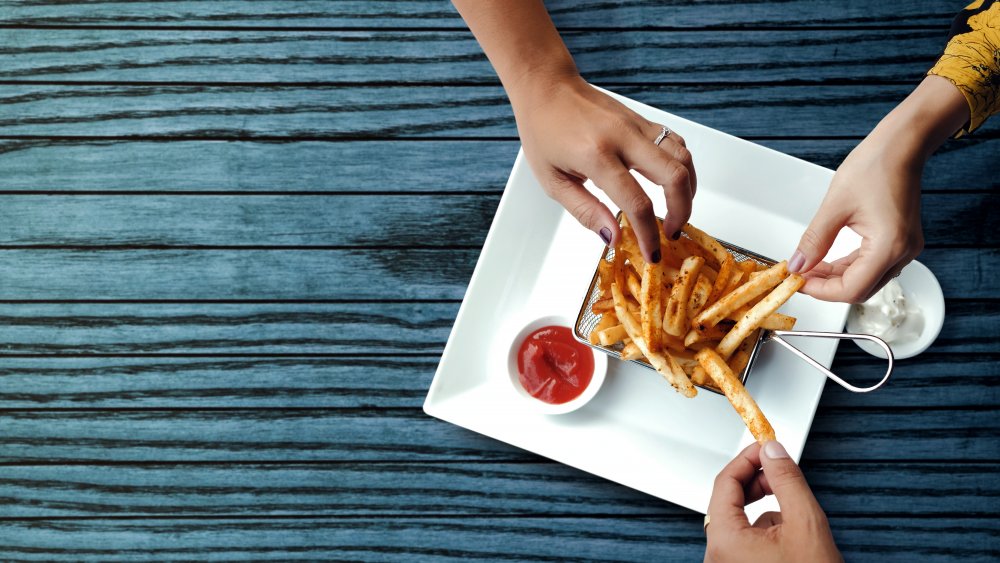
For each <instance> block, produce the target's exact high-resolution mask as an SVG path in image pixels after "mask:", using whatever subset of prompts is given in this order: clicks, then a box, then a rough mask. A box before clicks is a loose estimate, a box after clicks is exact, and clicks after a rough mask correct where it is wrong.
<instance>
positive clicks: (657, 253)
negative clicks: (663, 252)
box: [652, 248, 661, 264]
mask: <svg viewBox="0 0 1000 563" xmlns="http://www.w3.org/2000/svg"><path fill="white" fill-rule="evenodd" d="M652 258H653V264H659V263H660V258H661V256H660V249H659V248H657V249H656V250H654V251H653V256H652Z"/></svg>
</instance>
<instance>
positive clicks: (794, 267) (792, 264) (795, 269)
mask: <svg viewBox="0 0 1000 563" xmlns="http://www.w3.org/2000/svg"><path fill="white" fill-rule="evenodd" d="M805 264H806V256H805V255H804V254H802V253H801V252H799V251H798V250H796V251H795V254H792V258H791V260H789V261H788V271H789V272H791V273H793V274H797V273H799V270H801V269H802V266H805Z"/></svg>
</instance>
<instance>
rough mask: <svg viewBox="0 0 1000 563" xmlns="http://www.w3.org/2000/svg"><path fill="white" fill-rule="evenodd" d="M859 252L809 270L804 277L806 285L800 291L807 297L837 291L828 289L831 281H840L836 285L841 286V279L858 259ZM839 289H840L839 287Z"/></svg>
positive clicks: (856, 251) (831, 288) (822, 263)
mask: <svg viewBox="0 0 1000 563" xmlns="http://www.w3.org/2000/svg"><path fill="white" fill-rule="evenodd" d="M858 255H859V251H858V250H855V251H854V252H852V253H850V254H848V255H847V256H844V257H843V258H840V259H839V260H834V261H833V262H829V263H827V262H820V263H819V264H817V265H815V266H813V269H811V270H809V271H808V272H806V273H805V274H802V277H804V278H805V279H806V283H805V285H803V286H802V288H801V289H799V291H801V292H802V293H804V294H806V295H811V296H815V295H817V294H819V295H822V294H824V293H830V292H833V291H835V290H834V289H833V287H832V286H831V287H829V288H828V287H826V286H827V284H828V282H830V280H838V281H837V282H836V283H837V284H840V283H841V282H840V281H839V280H840V278H841V277H842V276H843V275H844V272H845V271H847V268H849V267H850V266H851V264H853V263H854V261H855V260H857V259H858ZM837 287H840V286H839V285H838V286H837Z"/></svg>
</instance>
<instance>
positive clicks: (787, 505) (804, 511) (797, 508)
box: [760, 440, 826, 523]
mask: <svg viewBox="0 0 1000 563" xmlns="http://www.w3.org/2000/svg"><path fill="white" fill-rule="evenodd" d="M760 461H761V465H762V467H763V469H764V476H765V477H767V484H768V486H769V488H770V489H771V492H773V493H774V497H775V498H776V499H777V500H778V505H779V506H780V507H781V514H782V519H783V521H784V522H786V523H788V522H803V523H804V522H809V521H812V520H815V519H817V518H818V517H821V518H824V519H825V518H826V515H825V514H823V509H822V508H820V506H819V503H818V502H817V501H816V497H815V496H813V493H812V490H811V489H810V488H809V484H808V483H807V482H806V478H805V476H804V475H802V470H801V469H799V466H798V465H797V464H796V463H795V462H794V461H792V458H791V457H790V456H789V455H788V452H786V451H785V448H784V446H782V445H781V444H780V443H778V442H775V441H773V440H772V441H770V442H767V443H765V444H764V446H763V447H761V449H760Z"/></svg>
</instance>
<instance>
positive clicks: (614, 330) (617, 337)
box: [597, 325, 628, 346]
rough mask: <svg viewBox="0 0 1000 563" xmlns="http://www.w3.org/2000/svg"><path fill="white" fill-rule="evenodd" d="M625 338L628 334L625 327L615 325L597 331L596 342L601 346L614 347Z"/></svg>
mask: <svg viewBox="0 0 1000 563" xmlns="http://www.w3.org/2000/svg"><path fill="white" fill-rule="evenodd" d="M626 336H628V332H626V331H625V327H623V326H622V325H615V326H613V327H609V328H606V329H604V330H601V331H598V333H597V340H598V341H599V342H600V343H601V346H614V345H615V344H618V343H619V342H621V341H622V340H624V339H625V337H626Z"/></svg>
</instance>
